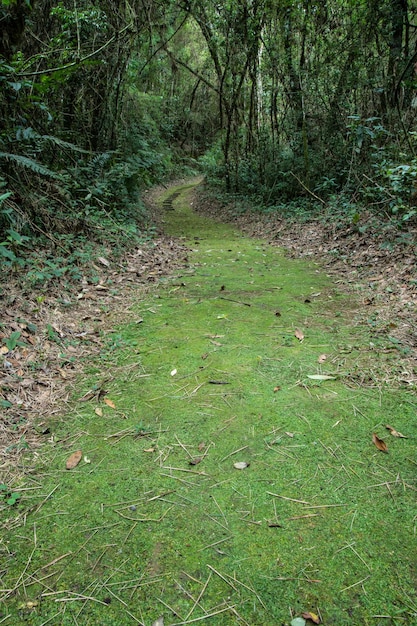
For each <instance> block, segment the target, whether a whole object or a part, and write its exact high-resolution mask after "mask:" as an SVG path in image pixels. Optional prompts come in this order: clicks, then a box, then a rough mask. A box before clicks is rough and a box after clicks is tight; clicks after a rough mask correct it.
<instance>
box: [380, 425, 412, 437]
mask: <svg viewBox="0 0 417 626" xmlns="http://www.w3.org/2000/svg"><path fill="white" fill-rule="evenodd" d="M385 428H386V429H387V430H389V431H390V434H391V435H392V436H393V437H401V438H402V439H407V436H406V435H402V434H401V433H399V432H398V430H395V428H393V427H392V426H390V425H389V424H386V425H385Z"/></svg>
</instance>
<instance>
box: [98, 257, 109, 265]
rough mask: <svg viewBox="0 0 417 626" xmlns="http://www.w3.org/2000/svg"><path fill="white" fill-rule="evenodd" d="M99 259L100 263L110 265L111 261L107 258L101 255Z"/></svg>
mask: <svg viewBox="0 0 417 626" xmlns="http://www.w3.org/2000/svg"><path fill="white" fill-rule="evenodd" d="M97 261H100V263H101V264H102V265H105V266H106V267H110V263H109V262H108V260H107V259H105V258H104V257H103V256H99V257H98V258H97Z"/></svg>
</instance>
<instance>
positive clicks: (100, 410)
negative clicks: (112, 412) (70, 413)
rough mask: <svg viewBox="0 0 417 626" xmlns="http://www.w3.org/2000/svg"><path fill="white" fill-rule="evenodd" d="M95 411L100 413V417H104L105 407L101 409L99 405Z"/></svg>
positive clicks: (97, 413)
mask: <svg viewBox="0 0 417 626" xmlns="http://www.w3.org/2000/svg"><path fill="white" fill-rule="evenodd" d="M94 413H95V414H96V415H98V416H99V417H103V409H101V408H100V407H99V406H98V407H97V408H96V409H94Z"/></svg>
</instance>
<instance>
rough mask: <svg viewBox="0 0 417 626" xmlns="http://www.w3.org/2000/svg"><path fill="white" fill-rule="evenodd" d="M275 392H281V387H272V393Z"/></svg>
mask: <svg viewBox="0 0 417 626" xmlns="http://www.w3.org/2000/svg"><path fill="white" fill-rule="evenodd" d="M277 391H281V387H280V386H279V385H277V386H276V387H274V393H276V392H277Z"/></svg>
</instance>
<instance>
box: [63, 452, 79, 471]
mask: <svg viewBox="0 0 417 626" xmlns="http://www.w3.org/2000/svg"><path fill="white" fill-rule="evenodd" d="M82 458H83V453H82V451H81V450H77V451H76V452H73V453H72V454H71V456H69V457H68V459H67V462H66V465H65V467H66V468H67V470H71V469H74V467H77V465H78V463H79V462H80V461H81V459H82Z"/></svg>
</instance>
